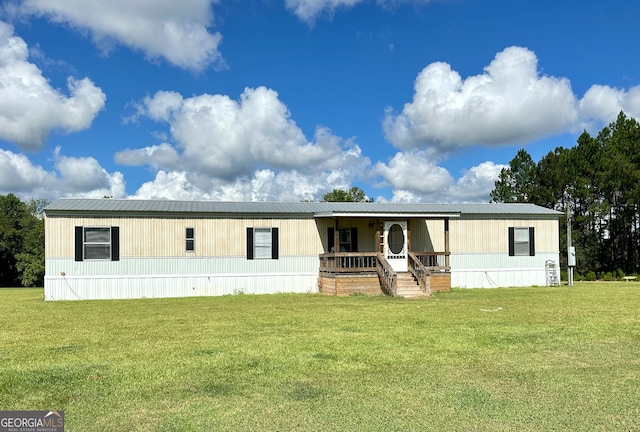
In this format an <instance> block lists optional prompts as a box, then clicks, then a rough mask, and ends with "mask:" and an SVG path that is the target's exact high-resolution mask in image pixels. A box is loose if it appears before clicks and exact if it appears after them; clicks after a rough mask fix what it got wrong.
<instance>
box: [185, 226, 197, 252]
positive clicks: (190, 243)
mask: <svg viewBox="0 0 640 432" xmlns="http://www.w3.org/2000/svg"><path fill="white" fill-rule="evenodd" d="M184 238H185V246H184V248H185V250H186V251H187V252H193V251H195V250H196V229H195V228H187V229H186V230H185V234H184Z"/></svg>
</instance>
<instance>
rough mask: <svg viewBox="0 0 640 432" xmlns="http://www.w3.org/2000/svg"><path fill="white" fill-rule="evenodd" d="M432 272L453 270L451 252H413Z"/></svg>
mask: <svg viewBox="0 0 640 432" xmlns="http://www.w3.org/2000/svg"><path fill="white" fill-rule="evenodd" d="M411 253H413V254H414V255H415V256H416V258H417V259H418V260H419V261H420V262H421V263H422V265H423V266H425V267H426V268H427V270H429V271H431V272H436V271H438V272H440V271H447V272H448V271H451V265H450V264H449V257H450V255H451V253H450V252H411Z"/></svg>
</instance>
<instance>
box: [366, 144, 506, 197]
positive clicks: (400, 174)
mask: <svg viewBox="0 0 640 432" xmlns="http://www.w3.org/2000/svg"><path fill="white" fill-rule="evenodd" d="M438 162H439V161H438V158H437V154H436V152H434V151H424V150H414V151H410V152H407V153H404V152H399V153H397V154H396V155H395V156H394V157H393V158H392V159H391V160H390V161H389V162H388V163H386V164H385V163H382V162H378V163H377V164H376V166H375V167H374V169H373V170H372V174H373V175H375V176H380V177H382V178H383V181H384V185H388V186H390V187H391V188H392V189H393V198H392V199H391V201H394V202H488V201H489V192H490V191H491V190H492V189H493V187H494V183H495V181H496V180H497V179H498V175H499V174H500V170H501V169H502V168H504V167H505V165H498V164H495V163H494V162H491V161H487V162H483V163H481V164H479V165H477V166H474V167H472V168H470V169H469V170H467V171H465V172H464V173H463V175H462V177H460V178H458V179H457V180H455V179H454V178H453V176H452V175H451V174H450V173H449V171H448V170H447V169H446V168H444V167H442V166H440V165H438Z"/></svg>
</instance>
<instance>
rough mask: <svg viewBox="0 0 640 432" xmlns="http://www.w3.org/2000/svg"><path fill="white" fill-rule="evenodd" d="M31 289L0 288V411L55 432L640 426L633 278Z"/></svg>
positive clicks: (639, 322) (639, 287)
mask: <svg viewBox="0 0 640 432" xmlns="http://www.w3.org/2000/svg"><path fill="white" fill-rule="evenodd" d="M42 299H43V292H42V290H38V289H0V410H36V409H37V410H48V409H58V410H64V411H65V419H66V430H67V431H71V432H75V431H129V430H141V431H146V430H152V431H190V430H193V431H200V430H210V431H213V430H215V431H225V430H229V431H243V430H246V431H257V430H278V431H289V430H300V431H309V430H350V431H411V430H435V431H442V430H456V431H467V430H480V431H482V430H486V431H515V430H518V431H522V430H529V431H541V430H570V431H580V430H584V431H587V430H588V431H593V430H601V431H637V430H640V282H630V283H615V282H610V283H602V282H600V283H578V284H576V286H575V287H572V288H570V287H559V288H558V287H554V288H525V289H521V288H510V289H485V290H453V292H451V293H440V294H437V295H436V296H435V297H434V298H432V299H429V300H405V299H394V298H388V297H365V296H353V297H346V298H333V297H323V296H320V295H263V296H251V295H238V296H225V297H208V298H202V297H201V298H183V299H157V300H132V301H129V300H117V301H75V302H46V303H45V302H44V301H42ZM498 308H502V309H501V310H498Z"/></svg>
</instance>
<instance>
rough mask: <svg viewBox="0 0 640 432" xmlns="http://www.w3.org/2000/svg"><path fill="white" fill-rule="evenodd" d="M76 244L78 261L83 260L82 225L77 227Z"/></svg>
mask: <svg viewBox="0 0 640 432" xmlns="http://www.w3.org/2000/svg"><path fill="white" fill-rule="evenodd" d="M75 246H76V248H75V249H76V261H82V227H81V226H77V227H76V238H75Z"/></svg>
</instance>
